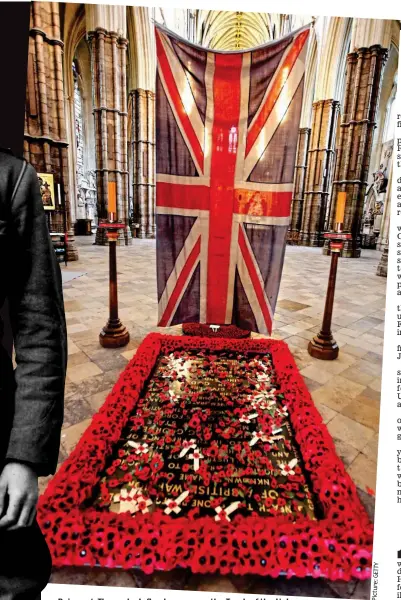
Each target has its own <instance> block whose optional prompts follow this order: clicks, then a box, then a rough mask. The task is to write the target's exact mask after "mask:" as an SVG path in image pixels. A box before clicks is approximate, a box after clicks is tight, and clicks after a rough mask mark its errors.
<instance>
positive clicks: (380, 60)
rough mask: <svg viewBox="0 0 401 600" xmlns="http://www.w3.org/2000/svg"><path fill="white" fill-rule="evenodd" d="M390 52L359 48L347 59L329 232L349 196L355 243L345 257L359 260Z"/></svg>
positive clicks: (349, 228)
mask: <svg viewBox="0 0 401 600" xmlns="http://www.w3.org/2000/svg"><path fill="white" fill-rule="evenodd" d="M386 57H387V50H386V49H385V48H383V47H382V46H380V45H378V44H376V45H373V46H370V47H366V48H359V49H358V50H356V51H354V52H351V53H350V54H349V55H348V57H347V73H346V83H345V95H344V108H343V114H342V120H341V126H340V127H341V129H340V136H339V141H338V148H337V160H336V169H335V175H334V181H333V187H332V194H331V210H330V221H329V228H330V229H333V228H334V226H335V223H334V221H335V214H336V201H337V196H338V192H340V191H343V192H346V193H347V201H346V206H345V220H344V231H345V232H348V233H351V234H352V240H350V241H349V242H348V241H347V242H346V243H345V245H344V250H343V256H345V257H348V258H359V256H360V254H361V245H360V242H361V240H360V229H361V220H362V213H363V203H364V197H365V193H366V185H367V182H368V176H369V164H370V155H371V150H372V141H373V132H374V128H375V124H376V108H377V104H378V98H379V94H380V85H381V76H382V71H383V65H384V62H385V60H386Z"/></svg>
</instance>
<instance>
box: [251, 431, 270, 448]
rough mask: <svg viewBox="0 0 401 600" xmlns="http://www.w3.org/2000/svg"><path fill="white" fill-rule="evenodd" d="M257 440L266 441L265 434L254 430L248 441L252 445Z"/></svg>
mask: <svg viewBox="0 0 401 600" xmlns="http://www.w3.org/2000/svg"><path fill="white" fill-rule="evenodd" d="M259 440H261V441H262V442H267V436H266V435H265V434H264V433H263V431H255V432H254V434H253V438H252V439H251V441H250V442H249V445H250V446H254V445H255V444H256V443H257V442H259Z"/></svg>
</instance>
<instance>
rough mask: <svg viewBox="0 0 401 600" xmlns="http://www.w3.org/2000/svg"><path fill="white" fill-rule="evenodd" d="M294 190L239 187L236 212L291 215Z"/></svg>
mask: <svg viewBox="0 0 401 600" xmlns="http://www.w3.org/2000/svg"><path fill="white" fill-rule="evenodd" d="M291 201H292V192H261V191H259V190H247V189H242V188H237V189H236V190H235V205H234V212H235V213H238V214H239V215H251V216H256V217H289V216H290V214H291Z"/></svg>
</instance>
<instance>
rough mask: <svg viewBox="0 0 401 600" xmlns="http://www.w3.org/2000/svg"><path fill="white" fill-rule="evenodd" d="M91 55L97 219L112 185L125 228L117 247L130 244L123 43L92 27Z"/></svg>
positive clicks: (100, 239)
mask: <svg viewBox="0 0 401 600" xmlns="http://www.w3.org/2000/svg"><path fill="white" fill-rule="evenodd" d="M88 40H89V43H90V46H91V56H92V86H93V107H94V108H93V112H94V117H95V140H96V142H95V144H96V185H97V198H98V216H99V218H107V215H108V183H109V182H115V183H116V193H117V219H118V220H120V221H122V222H124V223H125V224H126V227H125V229H124V230H121V234H120V237H119V240H118V243H119V244H130V243H132V237H131V230H130V228H129V224H128V218H129V215H128V147H127V116H128V113H127V93H126V55H127V44H128V42H127V40H126V38H124V37H122V36H121V35H119V34H118V33H115V32H114V31H107V30H106V29H104V28H102V27H96V29H95V30H94V31H91V32H89V33H88ZM95 243H96V244H101V245H105V244H107V238H106V235H105V233H104V230H103V229H101V228H98V229H97V232H96V241H95Z"/></svg>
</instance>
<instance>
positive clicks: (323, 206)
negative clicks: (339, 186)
mask: <svg viewBox="0 0 401 600" xmlns="http://www.w3.org/2000/svg"><path fill="white" fill-rule="evenodd" d="M338 110H339V102H338V101H336V100H319V101H317V102H314V103H313V107H312V128H311V134H310V144H309V149H308V156H307V169H306V181H305V191H304V203H303V213H302V224H301V231H300V234H299V244H300V245H303V246H322V245H323V235H322V234H323V231H324V229H325V220H326V211H327V208H328V199H329V191H330V183H331V176H332V171H333V165H334V157H335V139H336V127H337V119H338Z"/></svg>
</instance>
